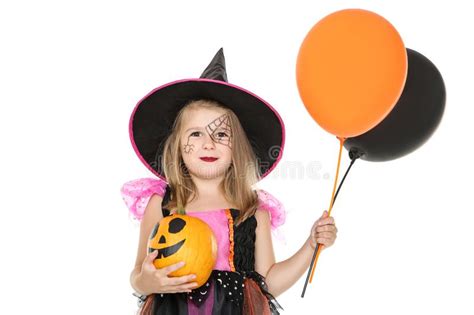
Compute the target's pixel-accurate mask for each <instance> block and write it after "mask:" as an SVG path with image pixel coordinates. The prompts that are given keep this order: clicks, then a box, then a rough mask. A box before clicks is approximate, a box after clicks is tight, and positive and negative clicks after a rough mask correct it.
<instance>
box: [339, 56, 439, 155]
mask: <svg viewBox="0 0 474 315" xmlns="http://www.w3.org/2000/svg"><path fill="white" fill-rule="evenodd" d="M407 54H408V73H407V80H406V82H405V87H404V88H403V92H402V95H401V96H400V99H399V100H398V102H397V104H396V105H395V107H394V108H393V109H392V111H391V112H390V114H388V116H387V117H385V119H384V120H383V121H382V122H381V123H380V124H378V125H377V126H375V127H374V128H372V129H371V130H369V131H368V132H366V133H364V134H362V135H360V136H357V137H353V138H347V139H346V140H345V142H344V147H345V148H346V149H347V150H348V151H349V156H350V157H351V159H354V158H357V157H360V158H361V159H363V160H366V161H374V162H381V161H389V160H394V159H397V158H399V157H402V156H404V155H407V154H409V153H411V152H413V151H415V150H416V149H418V148H419V147H420V146H422V145H423V144H424V143H425V142H426V141H427V140H428V139H429V138H430V137H431V135H432V134H433V133H434V132H435V130H436V128H437V127H438V125H439V123H440V121H441V118H442V116H443V113H444V107H445V103H446V89H445V86H444V82H443V78H442V76H441V73H440V72H439V71H438V69H437V68H436V66H435V65H434V64H433V63H432V62H431V61H430V60H429V59H428V58H426V57H425V56H423V55H422V54H420V53H418V52H416V51H414V50H411V49H407Z"/></svg>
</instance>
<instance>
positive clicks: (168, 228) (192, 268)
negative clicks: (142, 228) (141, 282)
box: [148, 214, 217, 287]
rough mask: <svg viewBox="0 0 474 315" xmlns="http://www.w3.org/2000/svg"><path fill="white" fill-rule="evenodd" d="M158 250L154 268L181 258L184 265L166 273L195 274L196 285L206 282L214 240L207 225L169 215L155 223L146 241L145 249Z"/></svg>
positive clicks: (213, 254) (214, 246)
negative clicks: (146, 246)
mask: <svg viewBox="0 0 474 315" xmlns="http://www.w3.org/2000/svg"><path fill="white" fill-rule="evenodd" d="M154 250H158V255H157V256H156V259H155V260H154V262H153V264H154V265H155V267H156V268H164V267H166V266H169V265H172V264H175V263H177V262H180V261H184V262H185V265H184V267H182V268H180V269H178V270H176V271H174V272H172V273H171V274H170V276H176V277H179V276H183V275H187V274H190V273H192V274H196V279H195V280H194V281H196V282H197V283H198V287H199V286H201V285H203V284H204V283H206V281H207V279H208V278H209V276H210V274H211V272H212V268H213V267H214V264H215V261H216V257H217V242H216V239H215V236H214V233H213V232H212V230H211V228H210V227H209V226H208V225H207V224H206V223H205V222H204V221H202V220H200V219H198V218H195V217H191V216H187V215H181V214H173V215H171V216H167V217H165V218H163V219H162V220H161V221H160V222H158V223H157V224H156V225H155V226H154V228H153V230H152V232H151V234H150V237H149V240H148V252H150V253H151V252H153V251H154Z"/></svg>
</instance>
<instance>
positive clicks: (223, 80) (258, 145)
mask: <svg viewBox="0 0 474 315" xmlns="http://www.w3.org/2000/svg"><path fill="white" fill-rule="evenodd" d="M199 99H206V100H215V101H217V102H219V103H221V104H222V105H224V106H226V107H228V108H230V109H231V110H232V111H233V112H234V113H235V114H236V115H237V117H238V118H239V121H240V123H241V125H242V127H243V129H244V131H245V133H246V135H247V137H248V139H249V141H250V144H251V145H252V148H253V150H254V152H255V155H256V156H257V159H258V170H259V172H260V176H261V178H264V177H265V176H266V175H268V174H269V173H270V172H271V171H272V170H273V169H274V168H275V166H276V165H277V164H278V162H279V161H280V159H281V157H282V155H283V148H284V144H285V126H284V124H283V120H282V119H281V117H280V115H279V114H278V112H277V111H276V110H275V109H274V108H273V107H272V106H271V105H270V104H268V103H267V102H265V101H264V100H263V99H262V98H260V97H258V96H257V95H255V94H253V93H252V92H250V91H247V90H245V89H244V88H241V87H239V86H236V85H233V84H230V83H228V82H227V73H226V68H225V58H224V51H223V49H222V48H221V49H219V51H218V52H217V54H216V55H215V56H214V58H213V59H212V61H211V62H210V64H209V65H208V66H207V68H206V69H205V70H204V72H203V73H202V75H201V77H200V78H199V79H184V80H178V81H174V82H170V83H168V84H165V85H162V86H160V87H158V88H156V89H154V90H153V91H151V92H150V93H148V94H147V95H146V96H145V97H144V98H142V99H141V100H140V101H139V102H138V104H137V105H136V106H135V109H134V110H133V112H132V115H131V117H130V124H129V133H130V140H131V142H132V146H133V148H134V150H135V153H136V154H137V156H138V157H139V159H140V160H141V161H142V163H143V164H145V166H146V167H147V168H148V169H149V170H150V171H151V172H153V173H154V174H155V175H157V176H158V177H160V178H162V179H164V180H166V178H165V176H164V171H163V168H162V165H161V161H162V155H163V147H164V142H165V140H166V139H167V138H168V136H169V134H170V131H171V129H172V126H173V123H174V120H175V119H176V116H177V114H178V112H179V111H180V110H181V109H182V108H183V107H184V106H185V105H186V104H187V103H188V102H189V101H191V100H199Z"/></svg>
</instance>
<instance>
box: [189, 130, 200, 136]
mask: <svg viewBox="0 0 474 315" xmlns="http://www.w3.org/2000/svg"><path fill="white" fill-rule="evenodd" d="M195 134H198V135H199V134H200V132H199V131H194V132H193V133H191V137H193V136H194V135H195Z"/></svg>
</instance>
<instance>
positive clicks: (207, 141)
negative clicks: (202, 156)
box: [203, 134, 216, 149]
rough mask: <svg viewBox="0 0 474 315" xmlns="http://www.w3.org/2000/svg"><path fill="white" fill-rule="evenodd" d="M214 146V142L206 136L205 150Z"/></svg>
mask: <svg viewBox="0 0 474 315" xmlns="http://www.w3.org/2000/svg"><path fill="white" fill-rule="evenodd" d="M215 146H216V144H215V143H214V140H212V138H211V136H210V135H208V134H207V135H206V137H205V140H204V146H203V147H204V148H205V149H213V148H214V147H215Z"/></svg>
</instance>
